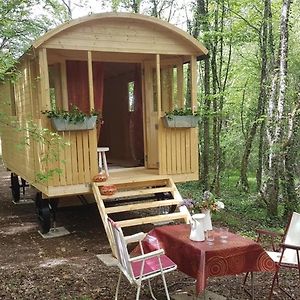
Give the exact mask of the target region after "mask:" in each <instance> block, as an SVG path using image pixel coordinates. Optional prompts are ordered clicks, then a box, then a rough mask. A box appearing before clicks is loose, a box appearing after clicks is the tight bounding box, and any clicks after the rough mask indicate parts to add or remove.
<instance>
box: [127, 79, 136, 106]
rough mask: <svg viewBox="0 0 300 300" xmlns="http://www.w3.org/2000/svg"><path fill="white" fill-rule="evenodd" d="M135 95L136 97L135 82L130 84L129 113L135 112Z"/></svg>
mask: <svg viewBox="0 0 300 300" xmlns="http://www.w3.org/2000/svg"><path fill="white" fill-rule="evenodd" d="M135 102H136V101H135V95H134V81H130V82H128V111H129V112H134V111H135V106H136V103H135Z"/></svg>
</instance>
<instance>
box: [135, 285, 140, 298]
mask: <svg viewBox="0 0 300 300" xmlns="http://www.w3.org/2000/svg"><path fill="white" fill-rule="evenodd" d="M141 286H142V285H141V284H139V285H138V288H137V291H136V296H135V300H139V299H140V292H141Z"/></svg>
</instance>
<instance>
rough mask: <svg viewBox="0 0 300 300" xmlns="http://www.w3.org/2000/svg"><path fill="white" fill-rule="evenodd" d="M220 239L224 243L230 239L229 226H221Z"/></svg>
mask: <svg viewBox="0 0 300 300" xmlns="http://www.w3.org/2000/svg"><path fill="white" fill-rule="evenodd" d="M219 233H220V239H221V242H222V243H227V240H228V227H220V228H219Z"/></svg>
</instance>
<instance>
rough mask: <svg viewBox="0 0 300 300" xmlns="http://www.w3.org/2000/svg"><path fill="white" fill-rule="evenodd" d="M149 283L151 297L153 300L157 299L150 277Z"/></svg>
mask: <svg viewBox="0 0 300 300" xmlns="http://www.w3.org/2000/svg"><path fill="white" fill-rule="evenodd" d="M148 285H149V291H150V294H151V297H152V299H153V300H157V299H156V298H155V296H154V294H153V290H152V286H151V281H150V279H148Z"/></svg>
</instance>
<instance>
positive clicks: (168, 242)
mask: <svg viewBox="0 0 300 300" xmlns="http://www.w3.org/2000/svg"><path fill="white" fill-rule="evenodd" d="M189 235H190V225H186V224H180V225H170V226H162V227H157V228H155V229H153V230H152V231H150V232H149V234H148V235H147V237H146V238H145V240H144V242H143V245H144V248H145V249H146V250H147V251H150V250H154V249H157V248H159V247H160V248H163V249H165V252H166V255H167V256H168V257H170V258H171V259H172V260H173V261H174V262H175V263H176V264H177V266H178V269H179V270H180V271H182V272H184V273H185V274H187V275H189V276H191V277H193V278H195V279H196V280H197V282H196V292H197V293H198V294H199V293H201V292H203V291H204V290H205V287H206V281H207V278H208V277H210V276H224V275H234V274H240V273H244V272H250V271H260V272H266V271H274V270H275V265H274V263H273V261H272V260H271V259H270V257H269V256H268V254H267V253H266V252H265V251H264V249H263V248H262V247H261V246H260V245H259V244H258V243H256V242H254V241H252V240H250V239H246V238H243V237H241V236H239V235H237V234H233V233H230V232H229V233H228V242H227V243H223V242H222V241H221V240H220V239H219V238H218V237H217V236H216V237H215V241H214V243H213V245H208V243H207V242H206V241H204V242H193V241H191V240H190V239H189ZM153 237H154V238H153ZM158 244H159V245H158Z"/></svg>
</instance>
